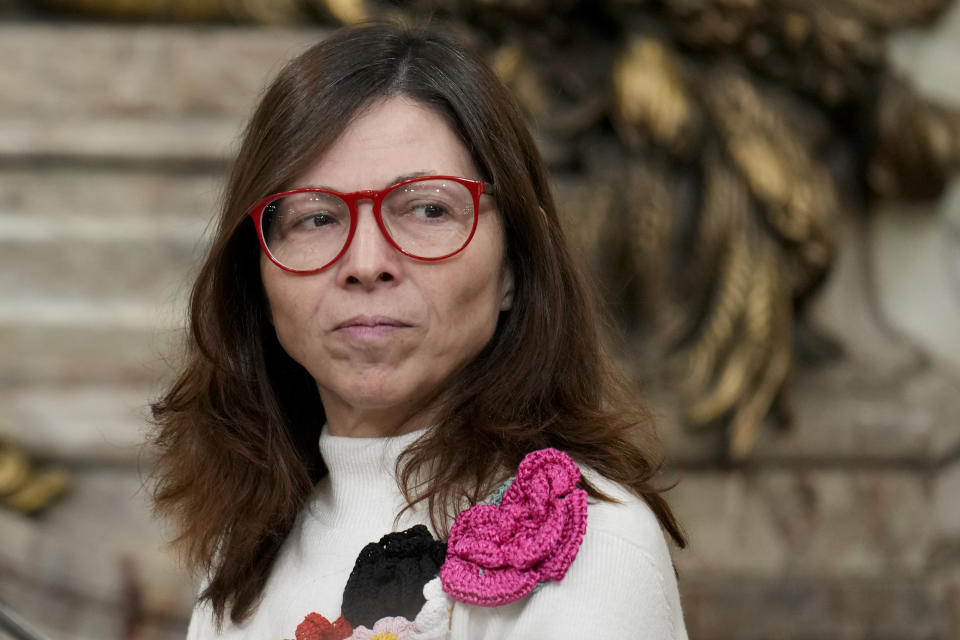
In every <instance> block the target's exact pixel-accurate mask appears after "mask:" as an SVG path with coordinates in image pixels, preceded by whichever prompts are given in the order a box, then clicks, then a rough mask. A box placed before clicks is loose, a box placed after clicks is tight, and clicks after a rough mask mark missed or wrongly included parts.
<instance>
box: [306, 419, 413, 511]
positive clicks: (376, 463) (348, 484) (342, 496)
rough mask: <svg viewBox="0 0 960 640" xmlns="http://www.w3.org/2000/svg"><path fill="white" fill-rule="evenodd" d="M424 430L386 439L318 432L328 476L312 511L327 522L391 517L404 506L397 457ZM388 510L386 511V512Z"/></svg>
mask: <svg viewBox="0 0 960 640" xmlns="http://www.w3.org/2000/svg"><path fill="white" fill-rule="evenodd" d="M424 433H426V429H420V430H417V431H412V432H410V433H405V434H402V435H399V436H392V437H385V438H353V437H348V436H335V435H331V434H330V430H329V428H328V426H327V425H324V426H323V429H322V430H321V432H320V442H319V446H320V455H321V456H322V457H323V462H324V464H326V466H327V471H328V475H327V476H325V477H324V478H323V479H321V481H320V483H319V484H318V485H317V492H316V499H317V501H316V502H315V505H316V506H317V507H319V509H318V510H317V511H316V512H315V515H316V516H317V517H318V518H321V519H323V520H325V521H327V522H338V523H342V524H344V523H346V522H357V521H362V520H367V519H370V518H373V519H378V520H379V519H382V518H383V517H384V516H385V515H389V518H390V519H392V518H393V517H394V516H396V515H397V513H399V511H400V510H401V509H402V508H403V506H404V501H403V498H402V494H401V492H400V489H399V487H398V486H397V480H396V474H395V472H396V465H397V458H398V457H399V456H400V454H401V453H402V452H403V450H404V449H406V448H407V447H408V446H410V445H411V444H413V442H414V441H416V440H417V438H419V437H420V436H422V435H423V434H424ZM385 511H389V514H387V513H385Z"/></svg>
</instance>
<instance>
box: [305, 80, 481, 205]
mask: <svg viewBox="0 0 960 640" xmlns="http://www.w3.org/2000/svg"><path fill="white" fill-rule="evenodd" d="M417 174H428V175H429V174H432V175H455V176H462V177H465V178H480V176H479V174H478V171H477V169H476V167H475V166H474V163H473V160H472V159H471V157H470V153H469V152H468V151H467V149H466V147H465V146H464V145H463V143H462V142H461V141H460V138H459V137H458V136H457V134H456V133H455V132H454V131H453V129H451V128H450V125H449V124H448V122H447V120H446V118H444V117H443V116H442V115H440V114H439V113H438V112H437V111H436V110H434V109H432V108H430V107H429V106H427V105H424V104H423V103H420V102H417V101H414V100H411V99H410V98H406V97H403V96H392V97H389V98H385V99H383V100H378V101H376V102H374V103H372V104H371V105H369V106H368V107H367V108H365V109H364V110H362V111H361V112H360V113H359V114H358V115H357V117H356V118H354V119H353V121H352V122H351V123H350V125H349V126H348V127H347V128H346V129H344V131H343V133H342V134H341V135H340V136H339V137H338V138H337V140H336V141H335V142H334V143H333V145H331V146H330V148H329V149H327V150H326V152H325V153H324V154H323V155H322V156H320V157H319V158H317V159H316V160H315V161H314V162H313V164H311V165H310V166H309V168H308V169H307V171H305V172H304V173H303V174H302V175H301V176H300V178H299V179H298V180H297V181H296V185H295V186H297V187H307V186H324V187H330V188H334V189H337V190H340V191H357V190H361V189H372V188H382V187H385V186H388V185H390V184H393V183H394V182H396V181H397V180H398V178H402V177H405V176H410V175H417Z"/></svg>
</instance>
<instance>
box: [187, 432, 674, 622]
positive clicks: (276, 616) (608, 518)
mask: <svg viewBox="0 0 960 640" xmlns="http://www.w3.org/2000/svg"><path fill="white" fill-rule="evenodd" d="M419 435H421V433H419V432H418V433H412V434H406V435H402V436H399V437H395V438H346V437H337V436H331V435H330V434H329V433H328V432H327V430H326V428H324V431H323V433H322V435H321V437H320V451H321V454H322V456H323V459H324V461H325V462H326V464H327V466H328V469H329V474H328V475H327V476H326V477H324V478H323V479H322V480H321V481H320V482H319V483H318V485H317V487H316V488H315V490H314V493H313V495H312V497H311V499H310V501H309V503H308V504H307V506H306V507H305V508H304V510H303V512H302V513H301V514H300V517H299V519H298V520H297V523H296V524H295V525H294V527H293V529H292V531H291V532H290V535H289V536H288V538H287V540H286V541H285V543H284V545H283V548H282V550H281V552H280V554H279V556H278V558H277V561H276V564H275V565H274V567H273V570H272V572H271V575H270V578H269V580H268V581H267V584H266V586H265V589H264V593H263V599H262V601H261V603H260V605H259V607H258V608H257V609H256V611H255V613H254V614H253V615H252V616H251V617H250V618H249V619H248V620H247V621H246V622H244V623H243V624H242V625H239V626H237V625H233V624H232V623H230V621H229V620H226V621H225V622H224V624H223V627H222V629H220V631H219V632H218V631H217V628H216V626H215V624H214V621H213V617H212V614H211V610H210V608H209V606H208V605H207V604H206V603H202V604H199V605H198V606H197V607H196V608H195V609H194V612H193V616H192V618H191V620H190V628H189V631H188V634H187V638H188V640H207V639H214V638H218V639H238V638H251V639H257V640H284V639H288V638H295V637H296V638H299V637H327V636H320V635H310V636H308V635H307V634H306V632H305V627H306V625H307V624H308V623H309V622H310V620H305V619H306V618H308V616H311V620H313V619H316V618H318V617H319V616H322V617H323V618H322V619H321V620H322V621H323V623H324V624H326V621H330V622H333V621H335V620H337V619H338V618H339V617H340V616H341V614H342V613H344V611H343V610H342V609H345V608H346V607H345V603H344V587H345V585H347V582H348V579H351V582H352V584H356V583H357V572H356V571H355V570H354V568H355V565H356V564H357V562H358V556H360V555H361V551H363V552H364V554H367V555H369V552H370V551H371V550H370V549H369V548H368V549H364V547H365V546H367V545H368V543H370V542H377V541H379V540H381V539H382V538H383V537H384V535H385V534H388V533H390V532H394V531H405V530H409V529H410V528H411V527H414V526H415V525H420V524H426V523H427V522H428V518H427V514H426V513H425V512H423V511H422V510H417V509H413V510H407V511H406V512H404V513H403V515H402V516H400V518H399V520H397V521H395V518H396V516H397V514H398V513H399V512H400V510H401V509H402V508H403V505H404V502H403V496H402V494H401V493H400V490H399V488H398V487H397V482H396V479H395V477H394V469H395V464H396V460H397V457H398V456H399V454H400V453H401V452H402V451H403V450H404V448H406V447H407V446H408V445H410V444H411V443H412V442H413V441H414V440H415V439H416V438H417V437H418V436H419ZM580 471H581V472H582V474H583V476H584V477H585V478H587V479H589V480H590V481H591V482H592V483H594V485H595V486H597V487H598V488H599V489H600V490H601V491H603V492H604V493H606V494H607V495H609V496H611V497H614V498H616V499H618V500H619V501H620V503H619V504H618V503H608V502H598V501H594V500H592V499H591V500H590V501H589V503H588V505H587V510H586V511H587V515H586V529H585V533H584V534H583V537H582V543H581V544H580V546H579V551H577V552H576V555H575V557H573V558H572V562H571V563H570V564H569V567H568V568H567V569H566V572H565V575H563V576H562V578H561V579H560V580H559V581H552V582H542V583H541V584H540V585H539V586H538V587H537V588H536V589H535V590H534V591H533V592H532V593H529V594H528V595H524V596H523V597H521V598H520V599H518V600H515V601H513V602H509V603H507V604H500V605H499V606H479V605H477V604H469V603H467V602H461V601H457V600H453V599H450V598H449V596H447V595H446V594H444V593H443V592H442V590H441V588H440V580H439V579H436V580H434V581H433V582H432V583H431V584H429V585H427V586H426V587H425V588H423V591H424V592H425V593H427V592H431V590H432V592H436V593H437V594H439V596H442V601H441V600H440V599H439V598H438V599H436V600H430V601H429V602H428V606H427V607H425V608H424V610H423V613H424V616H421V617H418V618H417V621H418V622H419V621H420V620H421V619H426V618H427V617H429V616H433V617H434V618H438V617H439V618H442V622H443V624H442V626H441V625H439V623H438V626H437V627H436V629H435V630H434V631H432V632H431V633H428V634H422V633H421V634H419V635H418V634H417V633H414V632H413V631H410V633H409V634H407V633H406V632H405V631H404V629H406V627H395V626H389V625H388V626H389V629H388V626H376V625H373V623H372V622H367V623H365V624H367V625H368V626H371V628H372V631H371V632H370V633H369V634H366V631H367V628H366V627H359V628H358V631H359V632H358V631H355V632H354V634H355V635H354V636H352V637H358V638H359V637H363V638H367V637H371V638H373V637H376V638H380V637H384V638H386V637H391V636H392V637H396V638H397V640H404V639H405V638H410V639H411V640H414V639H419V638H423V639H426V638H448V639H450V640H467V639H469V640H521V639H526V638H551V639H570V640H582V639H586V638H618V637H623V638H634V639H640V640H679V639H684V638H686V637H687V635H686V630H685V628H684V623H683V616H682V613H681V608H680V599H679V595H678V592H677V584H676V580H675V577H674V571H673V567H672V564H671V560H670V555H669V551H668V548H667V545H666V541H665V540H664V536H663V534H662V532H661V530H660V527H659V524H658V522H657V519H656V517H655V516H654V515H653V513H652V512H651V510H650V509H649V507H648V506H647V505H646V503H645V502H643V501H642V500H641V499H639V498H637V497H636V496H633V495H632V494H630V493H629V492H628V491H626V490H625V489H624V488H623V487H621V486H619V485H617V484H615V483H612V482H610V481H609V480H607V479H605V478H603V477H601V476H599V475H598V474H596V473H593V472H591V471H590V470H589V469H584V468H581V469H580ZM418 531H423V530H422V529H418ZM424 535H425V534H424ZM396 537H397V536H391V538H396ZM404 542H407V541H406V540H404ZM415 542H416V541H415ZM391 544H394V543H391ZM374 551H376V549H374ZM441 558H442V551H441ZM449 558H450V555H448V559H449ZM421 564H422V563H421ZM427 566H428V570H432V566H433V565H430V564H428V565H427ZM351 573H353V578H351ZM482 573H483V572H482V571H481V572H480V574H481V575H482ZM361 588H362V587H361ZM417 590H418V591H419V588H418V589H417ZM414 597H416V595H415V596H414ZM430 606H432V608H433V611H432V612H429V615H427V613H428V612H427V609H428V608H430ZM354 610H356V607H354ZM317 614H319V616H317ZM391 615H399V614H391ZM390 620H394V619H390ZM395 620H397V621H400V620H403V618H396V619H395ZM378 624H381V623H378ZM382 624H383V625H386V624H387V621H384V622H383V623H382ZM404 624H406V621H405V620H404ZM298 627H299V631H298ZM411 628H412V627H411ZM378 633H382V634H383V635H382V636H381V635H378ZM340 637H344V636H343V635H341V636H340Z"/></svg>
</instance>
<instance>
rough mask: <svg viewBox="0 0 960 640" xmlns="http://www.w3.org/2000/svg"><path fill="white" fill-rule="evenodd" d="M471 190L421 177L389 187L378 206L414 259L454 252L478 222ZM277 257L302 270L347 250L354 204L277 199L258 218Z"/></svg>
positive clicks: (309, 197) (319, 195)
mask: <svg viewBox="0 0 960 640" xmlns="http://www.w3.org/2000/svg"><path fill="white" fill-rule="evenodd" d="M473 208H474V203H473V195H472V194H471V193H470V190H469V189H468V188H467V187H466V186H464V185H462V184H460V183H459V182H455V181H453V180H443V179H436V180H418V181H415V182H409V183H407V184H404V185H401V186H399V187H396V188H394V189H393V190H391V191H389V192H388V193H387V195H386V196H385V197H384V198H383V201H382V203H381V206H380V217H381V220H382V221H383V226H384V228H385V229H386V231H387V234H388V235H389V237H390V238H391V239H392V240H393V242H394V243H395V244H396V245H397V246H398V247H399V248H400V249H401V250H402V251H403V252H405V253H407V254H409V255H411V256H413V257H416V258H439V257H442V256H446V255H449V254H452V253H456V252H457V251H459V250H460V249H461V248H463V246H464V244H465V243H466V242H467V240H468V239H469V238H470V233H471V231H472V230H473V224H474V211H473ZM260 225H261V230H262V232H263V240H264V243H265V244H266V245H267V249H268V250H269V251H270V253H271V254H272V255H273V257H274V259H276V260H277V261H278V262H280V263H281V264H283V265H284V266H285V267H288V268H290V269H295V270H298V271H308V270H312V269H319V268H321V267H324V266H326V265H327V264H329V263H330V262H331V261H332V260H333V259H334V258H336V257H337V255H338V254H339V253H340V252H341V251H342V250H343V247H344V245H345V244H346V242H347V239H348V237H349V234H350V207H349V205H348V204H347V202H346V201H344V200H343V199H342V198H340V197H339V196H337V195H335V194H332V193H325V192H315V191H313V192H300V193H293V194H290V195H287V196H284V197H281V198H277V199H276V200H273V201H272V202H270V203H269V204H267V205H266V207H264V209H263V212H262V214H261V219H260Z"/></svg>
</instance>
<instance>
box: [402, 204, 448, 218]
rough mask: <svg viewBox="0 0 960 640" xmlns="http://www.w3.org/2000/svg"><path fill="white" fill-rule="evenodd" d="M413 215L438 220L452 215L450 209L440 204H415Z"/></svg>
mask: <svg viewBox="0 0 960 640" xmlns="http://www.w3.org/2000/svg"><path fill="white" fill-rule="evenodd" d="M410 209H411V213H412V214H413V215H415V216H417V217H421V218H427V219H428V220H436V219H439V218H442V217H444V216H446V215H449V214H450V209H449V208H448V207H447V206H446V205H444V204H440V203H438V202H425V203H423V204H414V205H413V206H412V207H411V208H410Z"/></svg>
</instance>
